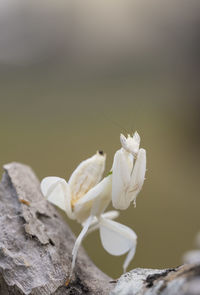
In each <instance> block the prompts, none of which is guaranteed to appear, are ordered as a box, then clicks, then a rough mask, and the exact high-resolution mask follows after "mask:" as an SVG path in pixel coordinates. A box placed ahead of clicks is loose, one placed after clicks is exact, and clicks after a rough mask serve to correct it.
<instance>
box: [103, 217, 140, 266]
mask: <svg viewBox="0 0 200 295" xmlns="http://www.w3.org/2000/svg"><path fill="white" fill-rule="evenodd" d="M100 237H101V242H102V245H103V247H104V249H105V250H106V251H107V252H108V253H109V254H111V255H116V256H119V255H123V254H125V253H127V252H128V255H127V257H126V259H125V262H124V266H123V267H124V269H126V268H127V266H128V265H129V263H130V261H131V260H132V259H133V257H134V254H135V250H136V244H137V236H136V234H135V232H134V231H133V230H132V229H130V228H129V227H127V226H125V225H123V224H120V223H118V222H116V221H113V220H108V219H105V218H101V220H100Z"/></svg>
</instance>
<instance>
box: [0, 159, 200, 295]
mask: <svg viewBox="0 0 200 295" xmlns="http://www.w3.org/2000/svg"><path fill="white" fill-rule="evenodd" d="M4 170H5V173H4V175H3V178H2V181H1V183H0V295H8V294H11V295H22V294H23V295H24V294H31V295H50V294H52V295H54V294H55V295H61V294H62V295H65V294H71V295H73V294H77V295H78V294H89V295H90V294H97V295H98V294H103V295H104V294H110V295H158V294H159V295H175V294H176V295H178V294H180V295H198V294H200V265H199V264H196V265H192V264H187V265H183V266H181V267H179V268H174V269H165V270H153V269H140V268H138V269H134V270H132V271H131V272H129V273H126V274H125V275H123V276H122V277H121V278H120V279H119V280H117V281H113V282H112V283H111V282H110V280H111V279H110V278H109V277H108V276H106V275H105V274H103V273H102V272H101V271H100V270H99V269H98V268H97V267H96V266H95V265H94V264H93V263H92V262H91V260H90V259H89V258H88V256H87V255H86V254H85V252H84V250H83V249H82V248H81V249H80V251H79V254H78V259H77V263H76V268H75V276H74V280H73V281H72V282H71V284H69V286H68V287H66V286H65V285H64V284H65V280H66V277H67V274H68V272H69V267H70V264H71V252H72V247H73V245H74V241H75V237H74V235H73V233H72V232H71V230H70V229H69V227H68V225H67V224H66V223H65V222H64V221H63V220H62V218H61V216H60V215H59V213H58V212H57V210H56V209H55V208H54V207H53V206H52V205H51V204H50V203H48V202H47V201H46V200H45V199H44V197H43V196H42V194H41V192H40V186H39V181H38V179H37V178H36V176H35V175H34V173H33V171H32V170H31V169H30V168H29V167H28V166H25V165H22V164H18V163H12V164H8V165H5V166H4ZM105 263H106V262H105Z"/></svg>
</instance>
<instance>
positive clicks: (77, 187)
mask: <svg viewBox="0 0 200 295" xmlns="http://www.w3.org/2000/svg"><path fill="white" fill-rule="evenodd" d="M105 160H106V156H105V155H102V154H100V153H99V152H97V153H96V154H95V155H94V156H92V157H91V158H89V159H87V160H85V161H83V162H81V163H80V164H79V165H78V167H77V168H76V169H75V170H74V172H73V173H72V175H71V177H70V179H69V185H70V188H71V193H72V203H73V204H75V203H76V202H77V201H78V200H79V199H80V198H82V197H83V196H84V195H85V194H86V193H87V192H88V191H89V190H90V189H91V188H93V187H94V186H95V185H96V184H97V183H99V181H100V180H101V178H102V175H103V172H104V168H105Z"/></svg>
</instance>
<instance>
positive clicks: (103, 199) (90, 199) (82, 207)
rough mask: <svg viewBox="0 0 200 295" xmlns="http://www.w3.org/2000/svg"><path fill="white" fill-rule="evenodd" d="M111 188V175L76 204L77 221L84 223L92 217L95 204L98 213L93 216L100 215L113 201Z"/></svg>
mask: <svg viewBox="0 0 200 295" xmlns="http://www.w3.org/2000/svg"><path fill="white" fill-rule="evenodd" d="M111 188H112V177H111V175H109V176H107V177H105V178H104V179H103V180H102V181H101V182H99V183H98V184H97V185H96V186H95V187H93V188H92V189H91V190H90V191H89V192H88V193H87V194H85V195H84V196H83V197H82V198H81V199H79V200H78V201H77V202H76V204H75V206H74V214H75V216H76V219H77V220H78V221H79V222H81V223H82V222H84V220H86V219H87V218H88V216H89V215H90V211H91V208H92V206H93V204H94V202H97V203H98V204H97V205H96V206H95V209H96V212H93V214H94V215H96V216H98V215H100V214H101V213H102V212H103V211H104V210H105V209H106V207H107V206H108V204H109V203H110V201H111Z"/></svg>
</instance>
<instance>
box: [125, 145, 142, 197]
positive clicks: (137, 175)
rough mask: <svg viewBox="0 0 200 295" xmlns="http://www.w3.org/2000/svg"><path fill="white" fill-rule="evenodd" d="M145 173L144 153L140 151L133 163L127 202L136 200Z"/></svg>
mask: <svg viewBox="0 0 200 295" xmlns="http://www.w3.org/2000/svg"><path fill="white" fill-rule="evenodd" d="M145 173H146V151H145V150H144V149H140V150H139V152H138V155H137V159H136V161H135V165H134V169H133V172H132V174H131V181H130V189H129V192H128V194H127V199H129V201H130V202H131V201H134V200H136V197H137V195H138V193H139V192H140V191H141V189H142V186H143V183H144V180H145Z"/></svg>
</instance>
